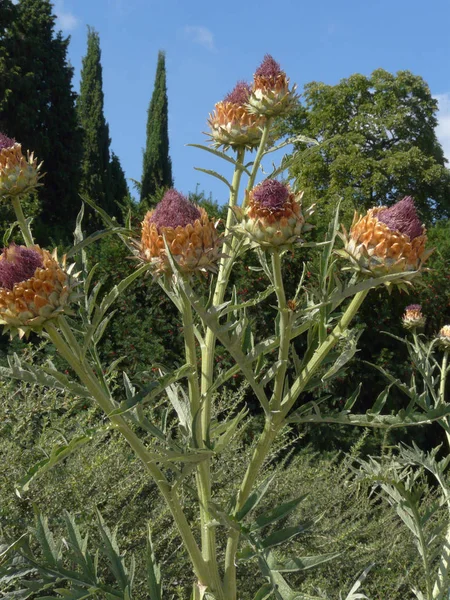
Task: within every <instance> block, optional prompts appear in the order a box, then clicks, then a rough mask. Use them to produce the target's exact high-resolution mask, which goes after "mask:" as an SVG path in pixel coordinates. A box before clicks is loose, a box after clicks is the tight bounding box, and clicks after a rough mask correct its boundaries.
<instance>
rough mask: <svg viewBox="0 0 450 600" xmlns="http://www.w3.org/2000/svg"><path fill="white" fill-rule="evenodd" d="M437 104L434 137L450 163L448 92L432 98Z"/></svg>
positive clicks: (449, 102) (449, 107) (449, 94)
mask: <svg viewBox="0 0 450 600" xmlns="http://www.w3.org/2000/svg"><path fill="white" fill-rule="evenodd" d="M434 97H435V98H436V100H437V101H438V103H439V112H438V115H437V118H438V126H437V128H436V135H437V137H438V139H439V141H440V142H441V145H442V148H443V150H444V154H445V158H446V159H447V160H448V161H450V92H447V93H445V94H436V95H435V96H434Z"/></svg>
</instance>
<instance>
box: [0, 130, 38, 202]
mask: <svg viewBox="0 0 450 600" xmlns="http://www.w3.org/2000/svg"><path fill="white" fill-rule="evenodd" d="M40 167H41V165H38V163H37V160H36V159H35V158H34V155H33V153H31V154H30V152H27V156H26V158H25V156H24V155H23V153H22V146H21V145H20V144H18V143H17V142H16V141H15V140H14V139H12V138H9V137H8V136H6V135H4V134H3V133H0V200H1V199H3V198H8V197H9V198H12V197H16V196H22V195H23V194H27V193H28V192H30V191H32V190H33V189H35V188H36V187H37V186H38V185H39V183H38V182H39V179H40V177H41V176H40V175H39V169H40Z"/></svg>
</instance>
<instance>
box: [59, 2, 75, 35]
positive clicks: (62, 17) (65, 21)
mask: <svg viewBox="0 0 450 600" xmlns="http://www.w3.org/2000/svg"><path fill="white" fill-rule="evenodd" d="M54 10H55V15H56V24H57V26H58V27H60V28H61V29H62V30H63V31H73V30H74V29H75V28H76V27H78V25H79V24H80V19H79V18H78V17H76V16H75V15H74V14H73V13H71V12H70V11H69V10H66V9H65V8H64V0H55V3H54Z"/></svg>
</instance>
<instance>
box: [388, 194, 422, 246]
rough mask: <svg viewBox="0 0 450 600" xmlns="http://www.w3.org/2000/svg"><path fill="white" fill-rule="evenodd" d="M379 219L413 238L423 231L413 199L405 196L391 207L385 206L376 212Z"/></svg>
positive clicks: (390, 227) (394, 229)
mask: <svg viewBox="0 0 450 600" xmlns="http://www.w3.org/2000/svg"><path fill="white" fill-rule="evenodd" d="M377 218H378V220H379V221H381V222H382V223H384V224H385V225H387V226H388V227H389V229H392V230H393V231H399V232H400V233H403V234H404V235H407V236H409V239H410V240H413V239H414V238H416V237H419V235H422V233H423V225H422V224H421V222H420V220H419V217H418V216H417V211H416V207H415V206H414V200H413V199H412V198H411V196H406V198H403V200H400V201H399V202H397V203H396V204H394V206H391V208H386V209H385V210H382V211H380V212H379V213H378V214H377Z"/></svg>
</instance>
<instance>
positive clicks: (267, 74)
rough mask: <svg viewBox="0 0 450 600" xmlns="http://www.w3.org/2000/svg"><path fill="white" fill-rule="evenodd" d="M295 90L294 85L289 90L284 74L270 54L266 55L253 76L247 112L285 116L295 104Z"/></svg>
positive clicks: (266, 115)
mask: <svg viewBox="0 0 450 600" xmlns="http://www.w3.org/2000/svg"><path fill="white" fill-rule="evenodd" d="M296 89H297V86H296V85H294V86H292V88H289V79H288V77H287V76H286V73H285V72H284V71H282V70H281V67H280V65H279V64H278V63H277V62H276V61H275V60H274V59H273V58H272V56H270V54H266V56H265V57H264V60H263V62H262V63H261V65H260V66H259V67H258V69H257V70H256V72H255V74H254V76H253V87H252V92H251V94H250V97H249V99H248V106H249V111H250V112H252V113H255V114H257V115H261V116H265V117H275V116H285V115H287V114H288V113H289V112H290V111H291V110H292V109H293V108H294V106H295V104H296V103H297V100H298V96H297V94H296V93H295V90H296Z"/></svg>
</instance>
